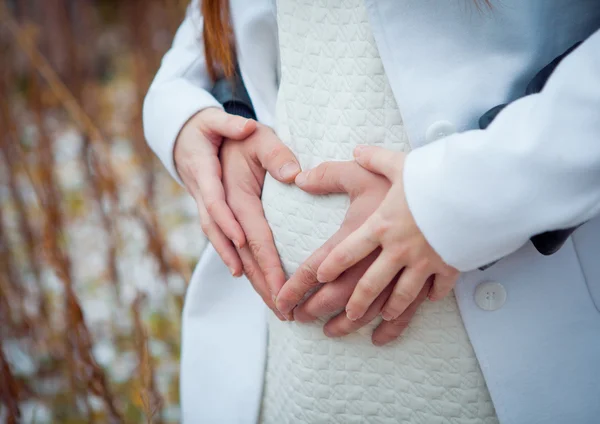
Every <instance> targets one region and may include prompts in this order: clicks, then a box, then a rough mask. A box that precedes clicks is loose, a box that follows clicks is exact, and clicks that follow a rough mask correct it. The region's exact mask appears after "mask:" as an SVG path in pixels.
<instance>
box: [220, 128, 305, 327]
mask: <svg viewBox="0 0 600 424" xmlns="http://www.w3.org/2000/svg"><path fill="white" fill-rule="evenodd" d="M220 157H221V166H222V168H223V186H224V189H225V196H226V199H227V204H228V205H229V206H230V207H231V210H232V211H233V215H234V216H235V218H236V219H237V221H238V222H239V224H240V225H241V228H242V230H243V232H244V234H245V236H246V239H247V245H246V246H244V247H242V248H240V249H238V253H239V256H240V258H241V261H242V263H243V267H244V273H245V274H246V276H247V277H248V279H249V280H250V282H251V283H252V285H253V286H254V289H255V290H256V291H257V292H258V294H259V295H260V296H261V297H262V299H263V300H264V302H265V303H266V304H267V306H269V307H270V308H271V309H272V310H273V311H274V312H276V313H277V314H278V316H279V317H280V318H282V317H281V316H280V315H279V313H278V312H277V310H276V309H275V305H274V299H275V296H276V295H277V294H278V293H279V289H280V288H281V286H282V285H283V283H284V282H285V274H284V272H283V268H282V267H281V261H280V260H279V254H278V253H277V250H276V248H275V242H274V241H273V234H272V233H271V228H270V227H269V225H268V223H267V220H266V219H265V215H264V211H263V207H262V202H261V199H260V197H261V193H262V187H263V183H264V179H265V173H266V171H268V172H269V174H271V176H273V178H275V179H276V180H278V181H281V182H284V183H290V182H292V181H294V178H295V177H296V175H297V174H298V173H299V172H300V166H299V165H298V162H297V160H296V158H295V156H294V154H293V153H292V152H291V150H290V149H289V148H288V147H287V146H285V145H284V144H283V143H282V142H281V140H279V138H278V137H277V135H275V133H274V132H273V130H271V129H270V128H269V127H266V126H264V125H261V124H258V125H257V129H256V131H254V133H252V135H250V136H249V137H248V138H247V139H246V140H244V142H242V143H240V142H238V141H229V140H228V141H226V142H225V143H224V144H223V146H222V148H221V154H220ZM265 170H266V171H265ZM284 315H286V314H284ZM288 317H289V315H288Z"/></svg>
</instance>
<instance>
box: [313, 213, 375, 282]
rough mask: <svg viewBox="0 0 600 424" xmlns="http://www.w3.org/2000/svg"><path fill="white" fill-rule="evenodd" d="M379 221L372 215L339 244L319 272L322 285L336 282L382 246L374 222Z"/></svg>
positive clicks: (318, 275) (318, 276) (318, 277)
mask: <svg viewBox="0 0 600 424" xmlns="http://www.w3.org/2000/svg"><path fill="white" fill-rule="evenodd" d="M377 219H379V218H377V217H376V216H375V215H371V216H370V217H369V218H368V219H367V220H366V221H365V222H364V223H363V224H362V225H361V226H360V227H359V228H358V229H357V230H356V231H354V232H353V233H351V234H350V235H349V236H348V237H346V239H345V240H344V241H342V242H341V243H340V244H338V245H337V246H336V247H335V248H334V249H333V250H332V251H331V253H330V254H329V255H328V256H327V258H325V260H324V261H323V263H322V264H321V266H320V267H319V269H318V270H317V279H318V280H319V281H320V282H322V283H327V282H330V281H333V280H335V279H336V278H338V277H339V276H340V274H341V273H342V272H344V271H345V270H347V269H348V268H350V267H351V266H353V265H355V264H357V263H358V262H359V261H360V260H361V259H363V258H364V257H366V256H367V255H368V254H370V253H371V252H372V251H373V250H375V249H377V248H378V247H379V245H380V243H379V240H378V239H377V237H376V236H375V231H374V230H372V228H374V222H375V221H376V220H377Z"/></svg>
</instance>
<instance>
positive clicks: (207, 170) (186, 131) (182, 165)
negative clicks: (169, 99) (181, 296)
mask: <svg viewBox="0 0 600 424" xmlns="http://www.w3.org/2000/svg"><path fill="white" fill-rule="evenodd" d="M255 130H256V122H255V121H253V120H251V119H246V118H242V117H240V116H235V115H230V114H228V113H226V112H224V111H222V110H221V109H217V108H208V109H204V110H202V111H200V112H198V113H197V114H196V115H194V116H193V117H192V118H190V119H189V121H188V122H187V123H186V124H185V125H184V126H183V128H182V129H181V131H180V133H179V136H178V137H177V140H176V142H175V148H174V152H173V158H174V160H175V167H176V168H177V172H178V173H179V176H180V177H181V180H182V181H183V184H184V185H185V187H186V189H187V191H188V192H189V193H190V194H191V195H192V197H193V198H194V200H195V201H196V206H197V208H198V214H199V215H200V224H201V225H202V231H203V232H204V234H205V235H206V236H207V237H208V239H209V240H210V242H211V243H212V245H213V246H214V248H215V249H216V251H217V252H218V253H219V255H220V256H221V258H222V259H223V262H225V264H226V265H227V267H228V268H229V270H230V272H231V274H232V275H234V276H239V275H241V273H242V262H241V260H240V258H239V256H238V253H237V252H236V249H235V248H234V247H233V246H232V244H231V241H233V243H234V244H235V245H236V247H238V248H241V247H242V246H243V245H244V243H245V242H246V238H245V235H244V232H243V230H242V228H241V226H240V224H239V223H238V222H237V220H236V219H235V217H234V215H233V213H232V211H231V209H230V208H229V206H228V205H227V203H226V201H225V192H224V190H223V184H222V183H221V176H222V169H221V163H220V162H219V149H220V147H221V144H222V143H223V141H224V139H226V138H227V139H229V140H236V141H235V142H236V143H237V142H239V141H241V140H245V139H246V138H247V137H248V136H249V135H250V134H252V133H253V132H254V131H255Z"/></svg>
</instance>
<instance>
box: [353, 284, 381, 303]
mask: <svg viewBox="0 0 600 424" xmlns="http://www.w3.org/2000/svg"><path fill="white" fill-rule="evenodd" d="M356 289H357V291H358V295H359V299H360V300H362V301H363V302H364V301H367V300H370V299H373V298H375V297H377V295H379V291H378V290H377V288H376V287H375V284H374V283H373V282H372V281H371V280H368V279H364V280H362V281H361V282H360V284H359V285H358V286H357V287H356ZM363 302H360V303H363Z"/></svg>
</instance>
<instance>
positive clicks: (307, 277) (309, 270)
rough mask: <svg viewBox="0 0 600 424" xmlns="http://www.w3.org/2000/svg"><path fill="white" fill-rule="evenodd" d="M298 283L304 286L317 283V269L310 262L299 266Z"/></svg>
mask: <svg viewBox="0 0 600 424" xmlns="http://www.w3.org/2000/svg"><path fill="white" fill-rule="evenodd" d="M299 271H300V276H301V278H300V282H301V283H302V284H304V285H306V286H310V285H312V284H313V283H314V282H316V281H317V267H315V266H314V265H313V264H312V263H310V262H305V263H303V264H302V265H300V270H299Z"/></svg>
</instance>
